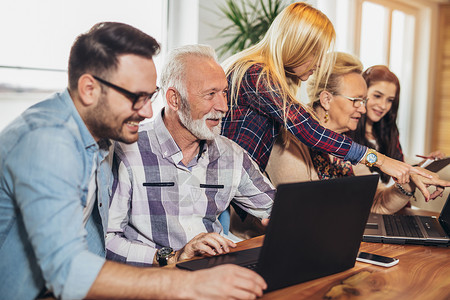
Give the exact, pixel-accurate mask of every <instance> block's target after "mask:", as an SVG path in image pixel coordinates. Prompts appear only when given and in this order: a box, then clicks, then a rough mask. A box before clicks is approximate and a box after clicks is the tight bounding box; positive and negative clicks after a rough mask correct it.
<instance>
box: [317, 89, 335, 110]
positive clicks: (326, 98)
mask: <svg viewBox="0 0 450 300" xmlns="http://www.w3.org/2000/svg"><path fill="white" fill-rule="evenodd" d="M332 100H333V95H332V94H331V93H330V92H328V91H322V92H320V95H319V101H320V105H321V106H322V107H323V108H324V109H325V110H326V111H328V110H329V109H330V102H331V101H332Z"/></svg>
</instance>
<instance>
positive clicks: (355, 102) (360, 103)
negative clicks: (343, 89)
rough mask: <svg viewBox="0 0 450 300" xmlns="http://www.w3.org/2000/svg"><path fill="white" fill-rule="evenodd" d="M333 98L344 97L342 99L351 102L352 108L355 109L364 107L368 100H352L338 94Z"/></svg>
mask: <svg viewBox="0 0 450 300" xmlns="http://www.w3.org/2000/svg"><path fill="white" fill-rule="evenodd" d="M335 96H341V97H344V98H346V99H348V100H350V101H352V102H353V107H355V108H358V107H361V106H366V104H367V100H369V98H353V97H347V96H344V95H340V94H338V95H335Z"/></svg>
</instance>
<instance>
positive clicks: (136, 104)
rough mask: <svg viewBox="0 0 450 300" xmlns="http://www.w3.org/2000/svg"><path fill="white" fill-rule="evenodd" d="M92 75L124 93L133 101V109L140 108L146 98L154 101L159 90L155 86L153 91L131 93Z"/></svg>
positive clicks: (145, 101) (146, 100)
mask: <svg viewBox="0 0 450 300" xmlns="http://www.w3.org/2000/svg"><path fill="white" fill-rule="evenodd" d="M92 77H94V78H95V79H96V80H98V81H99V82H101V83H103V84H104V85H106V86H108V87H110V88H113V89H114V90H116V91H117V92H119V93H121V94H122V95H124V96H125V97H127V98H128V99H130V100H131V101H132V102H133V109H134V110H140V109H141V108H142V107H143V106H144V105H145V104H146V103H147V102H148V100H150V102H153V101H155V100H156V96H157V95H158V92H159V87H156V90H155V91H154V92H153V93H144V92H141V93H137V94H136V93H132V92H130V91H128V90H126V89H124V88H121V87H120V86H117V85H115V84H112V83H111V82H108V81H106V80H104V79H101V78H99V77H97V76H95V75H92Z"/></svg>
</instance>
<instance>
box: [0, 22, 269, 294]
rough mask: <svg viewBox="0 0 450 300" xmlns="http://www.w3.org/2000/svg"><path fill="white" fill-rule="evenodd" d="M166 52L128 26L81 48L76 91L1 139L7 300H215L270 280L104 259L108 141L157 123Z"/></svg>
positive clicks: (76, 54)
mask: <svg viewBox="0 0 450 300" xmlns="http://www.w3.org/2000/svg"><path fill="white" fill-rule="evenodd" d="M158 51H159V45H158V44H157V42H156V41H155V40H154V39H153V38H152V37H150V36H148V35H146V34H144V33H143V32H141V31H139V30H137V29H135V28H133V27H131V26H128V25H125V24H121V23H111V22H108V23H99V24H97V25H95V26H94V27H93V28H92V29H91V30H90V31H89V32H87V33H85V34H82V35H80V36H79V37H78V38H77V40H76V41H75V43H74V45H73V47H72V50H71V53H70V58H69V87H68V89H67V90H65V91H64V92H62V93H58V94H55V95H53V96H52V97H51V98H49V99H48V100H45V101H43V102H40V103H38V104H36V105H34V106H33V107H31V108H30V109H28V110H26V111H25V112H24V113H23V114H22V115H21V116H20V117H19V118H17V119H16V120H15V121H14V122H13V123H11V124H10V125H8V126H7V127H6V128H5V130H3V131H2V132H1V133H0V255H1V257H2V259H1V260H0V269H1V270H2V272H1V274H0V295H1V296H2V298H5V299H36V298H39V297H41V296H43V295H48V294H53V295H54V296H56V297H57V298H62V299H82V298H89V299H95V298H98V299H127V298H133V299H137V298H138V299H148V298H170V299H176V298H183V299H188V298H191V299H217V298H220V297H230V298H231V297H236V298H239V297H240V298H254V297H256V296H260V295H262V289H263V288H265V283H264V280H263V279H262V278H261V277H260V276H259V275H257V274H256V273H253V272H251V271H248V270H245V269H242V268H239V267H234V266H222V267H220V268H215V269H210V270H206V271H201V272H191V273H189V272H183V271H176V270H160V269H148V268H137V267H131V266H126V265H122V264H118V263H115V262H110V261H106V260H105V234H106V228H107V223H108V207H109V198H110V195H111V185H110V184H111V182H112V180H111V179H112V174H111V165H110V160H109V159H108V158H109V156H108V150H109V146H110V142H109V139H114V140H118V141H121V142H124V143H133V142H135V141H136V140H137V139H138V126H139V122H141V121H142V120H144V119H145V118H149V117H151V116H152V107H151V103H150V102H151V100H152V99H153V97H154V95H155V93H156V91H157V90H158V88H157V87H156V69H155V65H154V63H153V60H152V57H153V55H155V54H157V53H158Z"/></svg>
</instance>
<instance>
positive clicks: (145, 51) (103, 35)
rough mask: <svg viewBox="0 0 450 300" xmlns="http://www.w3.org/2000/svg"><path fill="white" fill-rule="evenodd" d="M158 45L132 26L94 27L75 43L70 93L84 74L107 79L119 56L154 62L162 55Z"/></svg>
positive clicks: (97, 25)
mask: <svg viewBox="0 0 450 300" xmlns="http://www.w3.org/2000/svg"><path fill="white" fill-rule="evenodd" d="M159 50H160V47H159V44H158V42H156V40H155V39H154V38H152V37H151V36H149V35H147V34H146V33H144V32H142V31H140V30H139V29H136V28H134V27H132V26H130V25H127V24H123V23H117V22H102V23H97V24H95V25H94V26H93V27H92V28H91V29H90V30H89V31H88V32H87V33H84V34H81V35H79V36H78V37H77V39H76V40H75V42H74V44H73V46H72V49H71V51H70V57H69V72H68V73H69V90H76V89H77V87H78V79H79V78H80V76H81V75H83V74H85V73H91V74H95V75H97V76H101V77H103V78H105V79H107V78H108V77H109V76H108V75H109V73H110V72H111V71H115V70H116V69H117V64H118V57H119V56H120V55H124V54H135V55H138V56H142V57H145V58H149V59H151V58H152V57H153V55H156V54H158V53H159Z"/></svg>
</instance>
